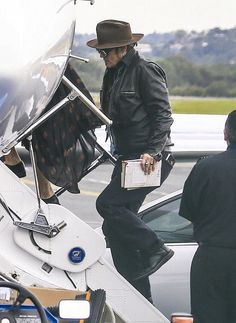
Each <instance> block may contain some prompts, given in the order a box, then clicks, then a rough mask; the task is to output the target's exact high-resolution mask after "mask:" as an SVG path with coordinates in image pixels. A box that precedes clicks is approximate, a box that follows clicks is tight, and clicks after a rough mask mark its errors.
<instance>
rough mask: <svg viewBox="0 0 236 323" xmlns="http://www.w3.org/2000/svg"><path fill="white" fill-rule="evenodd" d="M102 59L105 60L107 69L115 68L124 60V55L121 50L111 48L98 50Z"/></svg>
mask: <svg viewBox="0 0 236 323" xmlns="http://www.w3.org/2000/svg"><path fill="white" fill-rule="evenodd" d="M98 52H99V54H100V57H101V58H103V60H104V63H105V65H106V67H107V68H112V67H115V66H116V65H117V64H118V63H119V61H120V60H121V59H122V58H123V56H124V54H123V51H122V50H121V49H120V48H109V49H104V50H98Z"/></svg>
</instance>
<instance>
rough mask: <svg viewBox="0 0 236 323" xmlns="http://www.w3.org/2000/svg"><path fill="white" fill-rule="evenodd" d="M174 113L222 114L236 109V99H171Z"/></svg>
mask: <svg viewBox="0 0 236 323" xmlns="http://www.w3.org/2000/svg"><path fill="white" fill-rule="evenodd" d="M170 101H171V106H172V110H173V113H178V114H222V115H227V114H228V113H229V112H230V111H232V110H235V109H236V99H228V98H224V99H223V98H183V97H181V98H170Z"/></svg>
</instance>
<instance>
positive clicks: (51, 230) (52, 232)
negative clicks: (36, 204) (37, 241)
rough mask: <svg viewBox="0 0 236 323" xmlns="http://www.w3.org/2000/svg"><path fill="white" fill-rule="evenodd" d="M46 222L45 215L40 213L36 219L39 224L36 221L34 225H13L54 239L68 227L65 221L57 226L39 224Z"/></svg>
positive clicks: (18, 222)
mask: <svg viewBox="0 0 236 323" xmlns="http://www.w3.org/2000/svg"><path fill="white" fill-rule="evenodd" d="M45 220H46V217H45V215H43V214H40V213H38V214H37V217H36V221H38V223H37V222H36V221H35V222H32V223H27V222H21V221H14V222H13V224H14V225H15V226H17V227H19V228H21V229H25V230H29V231H33V232H37V233H40V234H43V235H45V236H47V237H48V238H54V237H55V236H56V235H58V233H59V232H60V231H61V230H62V229H63V228H64V227H65V226H66V225H67V224H66V223H65V222H64V221H62V222H60V223H58V224H57V225H48V224H46V225H45V224H39V223H40V222H41V221H42V223H44V221H45ZM46 221H47V220H46Z"/></svg>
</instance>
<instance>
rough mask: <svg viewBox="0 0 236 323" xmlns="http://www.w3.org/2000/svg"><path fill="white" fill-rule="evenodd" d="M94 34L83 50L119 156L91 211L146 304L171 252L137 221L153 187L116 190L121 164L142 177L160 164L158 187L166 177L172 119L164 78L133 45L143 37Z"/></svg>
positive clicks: (120, 31) (114, 25)
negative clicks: (100, 65) (97, 73)
mask: <svg viewBox="0 0 236 323" xmlns="http://www.w3.org/2000/svg"><path fill="white" fill-rule="evenodd" d="M96 31H97V39H93V40H90V41H89V42H88V43H87V45H88V46H90V47H92V48H95V49H97V51H98V52H99V54H100V57H101V58H103V59H104V63H105V65H106V71H105V74H104V79H103V86H102V91H101V106H102V111H103V112H104V113H105V114H106V115H107V116H108V117H109V118H111V119H112V121H113V123H112V126H111V128H110V129H109V130H110V131H109V132H110V133H111V138H112V144H113V147H114V149H115V154H117V155H118V161H117V164H116V166H115V168H114V171H113V174H112V178H111V182H110V184H109V185H108V186H107V187H106V188H105V190H104V191H103V192H102V193H101V194H100V196H99V197H98V199H97V202H96V207H97V211H98V212H99V214H100V215H101V216H102V217H103V219H104V222H103V232H104V234H105V236H106V238H107V240H108V242H109V245H110V248H111V252H112V257H113V261H114V264H115V266H116V268H117V270H118V271H119V272H120V274H121V275H123V276H124V277H125V278H126V279H127V280H128V281H129V282H130V283H131V284H132V285H133V286H134V287H136V288H137V289H138V290H139V291H140V292H141V293H142V294H143V295H144V296H145V297H146V298H147V299H149V300H150V301H151V291H150V283H149V279H148V276H149V275H151V274H152V273H153V272H155V271H156V270H157V269H159V268H160V267H161V266H162V265H163V264H164V263H166V262H167V261H168V260H169V259H170V258H171V257H172V256H173V251H172V250H170V249H169V248H167V247H166V246H165V245H164V243H163V241H162V240H161V239H159V238H158V237H157V236H156V234H155V232H153V231H152V230H151V229H150V228H149V227H148V226H147V225H146V224H145V223H144V222H143V221H142V220H141V219H140V218H139V217H137V212H138V210H139V208H140V206H141V204H142V203H143V201H144V199H145V197H146V195H147V194H148V193H150V192H151V191H152V190H153V189H155V188H156V187H145V188H138V189H135V190H127V189H125V188H121V162H122V160H124V159H137V158H138V159H140V160H141V162H140V165H141V168H142V169H143V171H144V172H145V173H146V174H147V173H150V172H152V171H153V170H154V168H155V164H156V163H157V162H158V161H160V159H163V160H162V165H163V167H162V178H161V182H163V181H164V180H165V178H166V177H167V176H168V174H169V172H170V170H171V168H172V165H173V159H171V157H172V156H171V153H170V151H169V150H170V148H169V145H170V138H169V135H170V127H171V124H172V122H173V119H172V117H171V107H170V104H169V100H168V90H167V84H166V76H165V72H164V71H163V70H162V68H161V67H159V66H158V65H157V64H155V63H153V62H147V61H145V60H144V59H142V58H140V56H139V54H138V52H137V51H135V49H134V45H135V44H136V43H137V41H138V40H140V39H141V38H142V37H143V34H132V32H131V28H130V25H129V24H128V23H127V22H124V21H117V20H105V21H102V22H100V23H98V24H97V28H96ZM167 156H168V158H169V161H166V159H168V158H166V157H167ZM170 160H172V164H171V162H170Z"/></svg>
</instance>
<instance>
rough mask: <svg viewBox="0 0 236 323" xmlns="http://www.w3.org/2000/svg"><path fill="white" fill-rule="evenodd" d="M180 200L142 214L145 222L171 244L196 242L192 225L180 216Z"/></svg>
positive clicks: (155, 207)
mask: <svg viewBox="0 0 236 323" xmlns="http://www.w3.org/2000/svg"><path fill="white" fill-rule="evenodd" d="M179 204H180V198H178V199H176V200H174V201H171V202H169V203H166V204H165V205H162V206H160V207H159V206H158V205H157V206H154V207H152V208H149V209H148V210H145V211H143V212H142V214H141V216H142V219H143V221H144V222H145V223H146V224H147V225H148V226H149V227H150V228H151V229H152V230H153V231H155V232H156V234H157V235H158V237H160V238H162V239H163V240H164V241H165V242H169V243H173V242H175V243H181V242H182V243H186V242H194V239H193V226H192V223H191V222H190V221H188V220H186V219H184V218H182V217H181V216H179V215H178V212H179Z"/></svg>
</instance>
